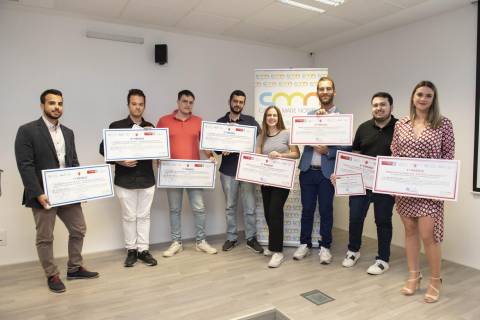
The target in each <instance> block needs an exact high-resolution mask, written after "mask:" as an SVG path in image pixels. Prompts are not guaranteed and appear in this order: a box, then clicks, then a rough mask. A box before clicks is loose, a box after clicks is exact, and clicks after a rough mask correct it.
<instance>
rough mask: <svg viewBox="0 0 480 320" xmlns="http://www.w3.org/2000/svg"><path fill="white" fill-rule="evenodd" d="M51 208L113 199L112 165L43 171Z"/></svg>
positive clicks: (44, 184)
mask: <svg viewBox="0 0 480 320" xmlns="http://www.w3.org/2000/svg"><path fill="white" fill-rule="evenodd" d="M42 176H43V189H44V191H45V195H46V196H47V198H48V201H49V203H50V206H51V207H58V206H62V205H67V204H72V203H78V202H82V201H87V200H98V199H103V198H109V197H113V195H114V194H113V182H112V173H111V171H110V165H108V164H104V165H98V166H84V167H70V168H62V169H49V170H42Z"/></svg>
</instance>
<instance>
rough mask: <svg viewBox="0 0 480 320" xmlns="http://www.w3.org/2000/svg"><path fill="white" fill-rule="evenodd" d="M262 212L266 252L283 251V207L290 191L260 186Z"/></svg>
mask: <svg viewBox="0 0 480 320" xmlns="http://www.w3.org/2000/svg"><path fill="white" fill-rule="evenodd" d="M261 189H262V198H263V210H264V212H265V220H266V221H267V226H268V250H270V251H273V252H282V251H283V216H284V212H283V206H284V205H285V202H286V201H287V198H288V194H289V193H290V190H288V189H283V188H276V187H269V186H262V187H261Z"/></svg>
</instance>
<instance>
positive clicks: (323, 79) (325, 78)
mask: <svg viewBox="0 0 480 320" xmlns="http://www.w3.org/2000/svg"><path fill="white" fill-rule="evenodd" d="M320 81H330V82H331V83H332V89H333V91H335V82H333V79H332V78H330V77H327V76H324V77H321V78H320V79H318V82H317V89H318V84H319V83H320Z"/></svg>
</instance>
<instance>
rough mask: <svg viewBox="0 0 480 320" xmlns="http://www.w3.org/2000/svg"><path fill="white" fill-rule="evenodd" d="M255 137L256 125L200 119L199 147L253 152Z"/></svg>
mask: <svg viewBox="0 0 480 320" xmlns="http://www.w3.org/2000/svg"><path fill="white" fill-rule="evenodd" d="M256 139H257V127H256V126H244V125H235V124H230V123H220V122H211V121H202V132H201V136H200V149H203V150H217V151H228V152H237V153H238V152H242V151H246V152H254V151H255V141H256Z"/></svg>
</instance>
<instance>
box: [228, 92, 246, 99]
mask: <svg viewBox="0 0 480 320" xmlns="http://www.w3.org/2000/svg"><path fill="white" fill-rule="evenodd" d="M233 96H237V97H245V100H246V99H247V96H246V95H245V92H243V91H242V90H234V91H233V92H232V93H230V100H228V101H232V99H233Z"/></svg>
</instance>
